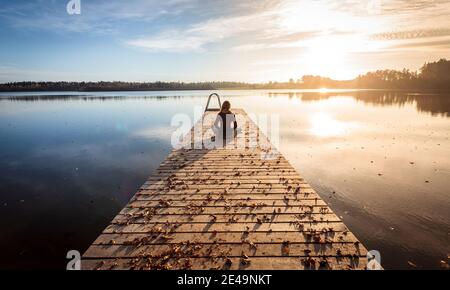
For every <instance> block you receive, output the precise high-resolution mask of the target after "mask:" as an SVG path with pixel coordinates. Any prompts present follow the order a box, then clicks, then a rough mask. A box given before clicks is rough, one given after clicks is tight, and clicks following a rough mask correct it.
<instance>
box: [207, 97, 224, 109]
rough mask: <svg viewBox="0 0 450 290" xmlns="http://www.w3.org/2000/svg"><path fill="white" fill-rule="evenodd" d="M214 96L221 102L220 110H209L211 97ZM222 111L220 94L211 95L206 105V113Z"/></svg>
mask: <svg viewBox="0 0 450 290" xmlns="http://www.w3.org/2000/svg"><path fill="white" fill-rule="evenodd" d="M213 96H216V97H217V100H218V102H219V108H218V109H217V108H212V109H210V108H209V103H210V102H211V97H213ZM221 109H222V102H221V101H220V96H219V95H218V94H216V93H213V94H211V95H209V97H208V103H207V104H206V108H205V112H218V111H220V110H221Z"/></svg>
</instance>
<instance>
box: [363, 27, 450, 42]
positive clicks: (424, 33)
mask: <svg viewBox="0 0 450 290" xmlns="http://www.w3.org/2000/svg"><path fill="white" fill-rule="evenodd" d="M439 36H450V28H437V29H416V30H407V31H396V32H383V33H378V34H374V35H372V38H373V39H377V40H398V39H415V38H428V37H439Z"/></svg>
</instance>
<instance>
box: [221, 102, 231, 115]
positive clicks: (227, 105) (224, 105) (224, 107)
mask: <svg viewBox="0 0 450 290" xmlns="http://www.w3.org/2000/svg"><path fill="white" fill-rule="evenodd" d="M230 108H231V104H230V102H228V101H224V102H223V103H222V108H221V109H220V112H221V113H223V112H224V111H229V110H230Z"/></svg>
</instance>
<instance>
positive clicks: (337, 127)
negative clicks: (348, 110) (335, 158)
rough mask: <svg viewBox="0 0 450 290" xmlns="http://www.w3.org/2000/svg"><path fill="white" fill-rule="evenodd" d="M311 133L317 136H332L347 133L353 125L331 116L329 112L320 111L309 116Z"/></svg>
mask: <svg viewBox="0 0 450 290" xmlns="http://www.w3.org/2000/svg"><path fill="white" fill-rule="evenodd" d="M310 123H311V128H310V132H311V134H312V135H315V136H318V137H333V136H340V135H344V134H346V133H347V131H348V130H349V129H350V128H352V127H353V124H352V123H350V122H342V121H338V120H336V119H334V118H332V117H331V116H330V115H329V114H327V113H324V112H320V113H315V114H313V115H312V116H311V117H310Z"/></svg>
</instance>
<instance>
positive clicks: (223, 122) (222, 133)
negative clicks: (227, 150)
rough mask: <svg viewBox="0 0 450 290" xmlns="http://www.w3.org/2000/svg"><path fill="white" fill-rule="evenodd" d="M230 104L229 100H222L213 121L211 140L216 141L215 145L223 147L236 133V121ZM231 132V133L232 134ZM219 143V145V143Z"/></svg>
mask: <svg viewBox="0 0 450 290" xmlns="http://www.w3.org/2000/svg"><path fill="white" fill-rule="evenodd" d="M230 108H231V104H230V102H229V101H224V102H223V104H222V108H221V110H220V112H219V113H218V114H217V117H216V121H215V122H214V126H213V131H214V133H215V138H214V137H213V138H212V141H215V142H216V146H217V145H218V146H220V147H221V146H222V144H221V143H222V142H220V140H223V146H224V147H225V146H226V144H227V143H228V142H230V141H231V138H235V137H236V135H237V126H238V125H237V122H236V116H235V115H234V114H233V113H232V112H231V110H230ZM232 130H233V132H232ZM232 134H233V135H232ZM219 144H220V145H219Z"/></svg>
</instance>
